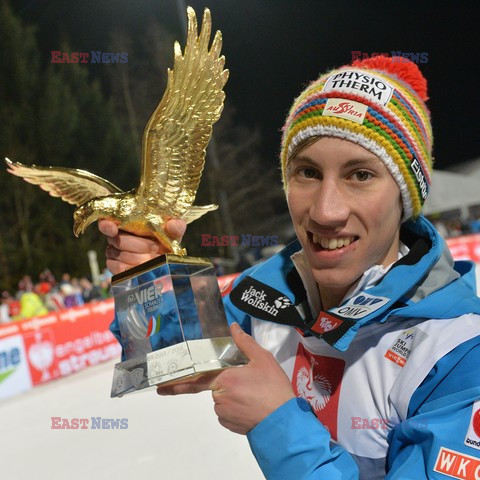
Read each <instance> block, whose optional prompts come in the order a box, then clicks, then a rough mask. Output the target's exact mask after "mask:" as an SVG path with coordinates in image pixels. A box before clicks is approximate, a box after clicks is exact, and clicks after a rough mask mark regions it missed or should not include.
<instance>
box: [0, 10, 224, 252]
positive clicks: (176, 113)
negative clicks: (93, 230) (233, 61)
mask: <svg viewBox="0 0 480 480" xmlns="http://www.w3.org/2000/svg"><path fill="white" fill-rule="evenodd" d="M187 15H188V33H187V40H186V45H185V51H184V54H183V55H182V51H181V48H180V45H179V44H178V42H175V45H174V57H175V58H174V66H173V70H170V69H168V80H167V86H166V90H165V93H164V95H163V97H162V99H161V101H160V103H159V104H158V106H157V107H156V109H155V111H154V112H153V114H152V116H151V117H150V119H149V120H148V122H147V124H146V126H145V129H144V132H143V138H142V162H141V173H140V182H139V184H138V186H137V187H136V188H135V189H133V190H130V191H127V192H123V191H122V190H121V189H120V188H118V187H116V186H115V185H113V184H112V183H111V182H109V181H108V180H105V179H103V178H100V177H98V176H97V175H94V174H92V173H90V172H87V171H84V170H78V169H73V168H61V167H41V166H35V165H32V166H26V165H22V164H21V163H18V162H12V161H11V160H9V159H8V158H6V159H5V161H6V163H7V166H8V171H9V172H10V173H12V174H13V175H17V176H19V177H22V178H23V179H24V180H25V181H27V182H29V183H33V184H35V185H39V186H40V188H42V189H43V190H45V191H47V192H48V193H49V194H50V195H51V196H53V197H60V198H61V199H62V200H64V201H65V202H68V203H70V204H73V205H76V206H77V207H78V208H77V209H76V210H75V212H74V214H73V216H74V225H73V232H74V234H75V235H76V236H79V235H80V234H81V233H83V232H84V231H85V229H86V228H87V227H88V226H89V225H90V224H91V223H93V222H94V221H96V220H98V219H100V218H106V219H109V220H112V221H114V222H115V223H116V224H117V225H118V227H119V228H120V229H122V230H124V231H127V232H130V233H134V234H138V235H147V236H148V235H150V236H151V235H153V236H154V237H155V238H157V239H158V240H159V241H160V243H161V244H162V245H164V246H165V247H166V249H167V251H169V252H173V253H174V254H177V255H186V251H185V249H183V248H182V247H181V246H180V244H179V242H178V241H176V240H174V239H172V238H170V237H169V236H168V235H167V233H166V232H165V231H164V229H163V226H164V224H165V222H167V221H168V220H169V219H171V218H182V219H183V220H185V221H186V223H190V222H192V221H194V220H196V219H197V218H199V217H201V216H202V215H204V214H205V213H207V212H209V211H211V210H215V209H216V208H217V205H205V206H193V202H194V200H195V195H196V193H197V189H198V186H199V183H200V178H201V176H202V171H203V168H204V165H205V156H206V148H207V145H208V142H209V140H210V137H211V135H212V126H213V124H214V123H215V122H216V121H217V120H218V119H219V118H220V114H221V112H222V110H223V102H224V99H225V93H224V91H223V88H224V86H225V83H226V81H227V79H228V70H226V69H224V65H225V57H224V56H223V55H222V56H220V50H221V46H222V35H221V32H220V31H217V32H216V34H215V36H214V39H213V42H212V44H211V47H210V48H209V43H210V36H211V17H210V11H209V10H208V9H205V11H204V15H203V20H202V27H201V30H200V34H198V28H197V19H196V16H195V12H194V10H193V9H192V8H191V7H188V9H187Z"/></svg>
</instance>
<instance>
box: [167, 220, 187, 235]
mask: <svg viewBox="0 0 480 480" xmlns="http://www.w3.org/2000/svg"><path fill="white" fill-rule="evenodd" d="M186 229H187V224H186V223H185V220H182V219H180V218H172V219H171V220H169V221H168V222H167V223H166V224H165V230H166V232H167V233H168V234H169V235H170V236H171V237H173V238H174V239H175V240H181V239H182V237H183V235H185V230H186Z"/></svg>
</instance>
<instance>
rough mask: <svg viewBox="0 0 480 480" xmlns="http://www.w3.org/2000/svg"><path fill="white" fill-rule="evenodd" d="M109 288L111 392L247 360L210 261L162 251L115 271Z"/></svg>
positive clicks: (117, 394) (116, 394)
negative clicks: (115, 337) (118, 358)
mask: <svg viewBox="0 0 480 480" xmlns="http://www.w3.org/2000/svg"><path fill="white" fill-rule="evenodd" d="M112 291H113V294H114V297H115V313H116V317H117V318H116V319H117V322H118V328H119V333H120V340H121V344H122V347H123V354H122V360H123V361H122V362H120V363H118V364H116V365H115V369H114V374H113V382H112V390H111V396H112V397H121V396H122V395H126V394H128V393H131V392H135V391H137V390H142V389H144V388H148V387H153V386H155V385H159V384H165V383H167V382H172V381H179V379H182V378H185V377H189V376H193V375H200V374H202V373H204V372H211V371H213V370H219V369H222V368H227V367H234V366H238V365H244V364H246V363H247V362H248V360H247V359H246V358H245V356H244V355H243V354H242V352H240V351H239V350H238V348H237V347H236V345H235V343H234V342H233V339H232V337H231V336H230V330H229V328H228V322H227V318H226V315H225V310H224V308H223V302H222V298H221V295H220V290H219V288H218V280H217V278H216V276H215V270H214V267H213V265H212V263H211V262H210V261H208V260H206V259H203V258H198V257H179V256H177V255H173V254H167V255H163V256H161V257H158V258H156V259H153V260H150V261H149V262H146V263H144V264H142V265H139V266H138V267H135V268H133V269H131V270H127V271H126V272H122V273H120V274H118V275H115V276H114V277H113V278H112Z"/></svg>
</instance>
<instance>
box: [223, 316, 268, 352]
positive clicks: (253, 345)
mask: <svg viewBox="0 0 480 480" xmlns="http://www.w3.org/2000/svg"><path fill="white" fill-rule="evenodd" d="M230 332H231V334H232V338H233V341H234V342H235V344H236V345H237V347H238V349H239V350H240V351H241V352H242V353H244V354H245V356H246V357H247V358H248V359H249V360H253V359H254V358H255V357H256V356H258V354H259V353H262V352H264V351H265V350H264V349H263V348H262V347H261V346H260V345H259V344H258V343H257V342H256V341H255V340H254V339H253V338H252V337H251V336H250V335H248V333H245V332H244V331H243V330H242V327H240V325H239V324H238V323H237V322H234V323H232V324H231V325H230Z"/></svg>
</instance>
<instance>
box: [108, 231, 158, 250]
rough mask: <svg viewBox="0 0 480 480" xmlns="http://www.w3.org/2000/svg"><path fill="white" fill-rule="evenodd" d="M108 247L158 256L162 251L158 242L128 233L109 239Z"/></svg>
mask: <svg viewBox="0 0 480 480" xmlns="http://www.w3.org/2000/svg"><path fill="white" fill-rule="evenodd" d="M107 240H108V243H109V245H111V246H112V247H114V248H116V249H117V250H122V251H125V252H132V253H139V254H141V253H145V254H152V253H153V254H157V255H159V254H160V253H161V252H162V251H163V250H162V247H161V245H160V243H159V242H157V241H156V240H155V239H153V238H149V237H138V236H137V235H131V234H129V233H122V232H120V233H119V234H118V235H117V236H115V237H113V238H112V237H109V238H108V239H107Z"/></svg>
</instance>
